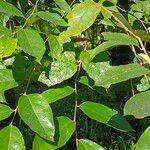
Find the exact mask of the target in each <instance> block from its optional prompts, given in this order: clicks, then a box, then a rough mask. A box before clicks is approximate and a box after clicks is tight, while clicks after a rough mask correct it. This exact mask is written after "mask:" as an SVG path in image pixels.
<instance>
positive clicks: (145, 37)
mask: <svg viewBox="0 0 150 150" xmlns="http://www.w3.org/2000/svg"><path fill="white" fill-rule="evenodd" d="M133 32H134V34H136V35H137V36H138V37H140V38H141V40H142V41H146V42H150V34H149V33H147V32H146V31H144V30H134V31H133Z"/></svg>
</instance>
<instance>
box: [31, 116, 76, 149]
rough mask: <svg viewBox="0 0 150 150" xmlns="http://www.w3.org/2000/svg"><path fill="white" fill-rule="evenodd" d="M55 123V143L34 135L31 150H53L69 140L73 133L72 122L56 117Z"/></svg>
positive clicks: (73, 125) (65, 118) (73, 126)
mask: <svg viewBox="0 0 150 150" xmlns="http://www.w3.org/2000/svg"><path fill="white" fill-rule="evenodd" d="M57 121H58V129H57V130H58V131H57V130H56V131H57V132H56V134H57V135H56V136H57V138H56V142H55V143H52V142H50V141H46V140H44V139H42V138H41V137H39V136H37V135H36V136H35V138H34V142H33V149H32V150H43V149H45V150H55V149H57V148H60V147H62V146H64V145H65V144H66V142H67V141H68V140H69V139H70V137H71V135H72V134H73V132H74V131H75V123H74V122H73V120H70V119H69V118H68V117H65V116H61V117H58V118H57Z"/></svg>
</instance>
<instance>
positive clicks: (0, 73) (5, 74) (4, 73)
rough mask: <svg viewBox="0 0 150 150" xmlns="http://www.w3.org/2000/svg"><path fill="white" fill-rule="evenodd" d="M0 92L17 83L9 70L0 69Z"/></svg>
mask: <svg viewBox="0 0 150 150" xmlns="http://www.w3.org/2000/svg"><path fill="white" fill-rule="evenodd" d="M0 79H1V80H0V92H3V91H5V90H8V89H11V88H14V87H16V86H17V85H18V84H17V82H16V81H15V79H14V78H13V74H12V71H11V70H8V69H0Z"/></svg>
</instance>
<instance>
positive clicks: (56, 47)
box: [48, 34, 63, 59]
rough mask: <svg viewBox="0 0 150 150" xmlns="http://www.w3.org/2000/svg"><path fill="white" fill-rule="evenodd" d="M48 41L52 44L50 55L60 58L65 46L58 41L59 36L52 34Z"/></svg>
mask: <svg viewBox="0 0 150 150" xmlns="http://www.w3.org/2000/svg"><path fill="white" fill-rule="evenodd" d="M48 42H49V46H50V56H51V57H52V58H56V59H59V57H60V55H61V53H62V51H63V47H62V45H61V44H60V42H59V41H58V39H57V37H56V36H54V35H52V34H51V35H50V36H48Z"/></svg>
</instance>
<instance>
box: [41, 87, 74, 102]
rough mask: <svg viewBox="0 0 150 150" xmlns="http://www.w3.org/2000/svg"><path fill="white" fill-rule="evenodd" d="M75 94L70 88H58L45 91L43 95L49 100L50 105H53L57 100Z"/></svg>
mask: <svg viewBox="0 0 150 150" xmlns="http://www.w3.org/2000/svg"><path fill="white" fill-rule="evenodd" d="M73 92H74V89H73V88H72V87H70V86H65V87H58V88H50V89H48V90H46V91H44V92H43V93H42V94H41V95H42V96H43V97H44V98H45V100H47V101H48V102H49V103H53V102H55V101H57V100H60V99H63V98H65V97H67V96H69V95H70V94H72V93H73Z"/></svg>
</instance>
